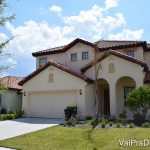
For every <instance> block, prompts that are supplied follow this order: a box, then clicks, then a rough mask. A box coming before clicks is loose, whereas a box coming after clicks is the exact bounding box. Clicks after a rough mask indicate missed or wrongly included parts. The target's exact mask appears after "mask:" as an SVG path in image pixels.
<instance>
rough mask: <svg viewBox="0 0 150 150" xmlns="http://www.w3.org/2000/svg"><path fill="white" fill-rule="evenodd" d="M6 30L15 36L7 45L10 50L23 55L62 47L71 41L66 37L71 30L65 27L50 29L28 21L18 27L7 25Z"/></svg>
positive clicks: (47, 26) (44, 25)
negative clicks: (15, 50) (23, 53)
mask: <svg viewBox="0 0 150 150" xmlns="http://www.w3.org/2000/svg"><path fill="white" fill-rule="evenodd" d="M7 28H8V29H9V30H10V31H11V33H12V35H13V36H15V38H14V39H13V40H12V41H11V42H10V44H9V45H10V47H11V49H17V50H18V51H20V52H25V53H31V52H33V51H38V50H42V49H47V48H50V47H54V46H59V45H63V44H66V43H68V42H70V41H71V40H72V38H68V37H67V36H66V35H67V34H69V33H70V32H71V28H69V27H67V26H65V27H60V26H55V27H52V26H49V25H48V24H47V23H36V22H35V21H32V20H30V21H28V22H25V23H24V24H23V25H22V26H19V27H14V26H12V25H11V24H10V23H9V24H7Z"/></svg>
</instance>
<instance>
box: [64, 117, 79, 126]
mask: <svg viewBox="0 0 150 150" xmlns="http://www.w3.org/2000/svg"><path fill="white" fill-rule="evenodd" d="M77 123H78V120H77V119H76V118H75V117H71V118H70V119H69V120H68V121H66V122H65V123H64V125H65V126H66V125H68V126H72V127H74V126H75V125H76V124H77Z"/></svg>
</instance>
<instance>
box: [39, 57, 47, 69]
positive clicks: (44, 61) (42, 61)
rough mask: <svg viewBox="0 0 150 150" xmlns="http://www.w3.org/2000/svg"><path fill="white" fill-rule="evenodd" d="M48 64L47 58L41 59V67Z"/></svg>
mask: <svg viewBox="0 0 150 150" xmlns="http://www.w3.org/2000/svg"><path fill="white" fill-rule="evenodd" d="M46 63H47V58H45V57H44V58H40V59H39V67H41V66H43V65H45V64H46Z"/></svg>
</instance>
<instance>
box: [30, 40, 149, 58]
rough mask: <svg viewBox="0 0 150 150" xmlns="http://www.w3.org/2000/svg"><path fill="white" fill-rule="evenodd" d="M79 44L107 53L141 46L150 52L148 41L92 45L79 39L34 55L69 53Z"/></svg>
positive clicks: (95, 43) (105, 42)
mask: <svg viewBox="0 0 150 150" xmlns="http://www.w3.org/2000/svg"><path fill="white" fill-rule="evenodd" d="M78 42H80V43H83V44H86V45H89V46H92V47H97V48H98V49H99V51H105V50H109V49H113V50H117V49H122V48H133V47H139V46H142V47H143V49H144V51H149V50H150V45H149V44H147V42H146V41H119V40H115V41H111V40H100V41H97V42H94V43H92V42H88V41H86V40H83V39H80V38H77V39H75V40H73V41H72V42H70V43H69V44H67V45H64V46H59V47H54V48H50V49H46V50H41V51H38V52H33V53H32V55H33V56H34V57H37V56H42V55H50V54H58V53H63V52H65V51H67V50H68V49H70V48H71V47H72V46H74V45H76V44H77V43H78Z"/></svg>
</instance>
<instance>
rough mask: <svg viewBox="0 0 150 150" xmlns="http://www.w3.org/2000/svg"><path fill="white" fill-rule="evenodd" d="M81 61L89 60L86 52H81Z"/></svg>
mask: <svg viewBox="0 0 150 150" xmlns="http://www.w3.org/2000/svg"><path fill="white" fill-rule="evenodd" d="M82 59H83V60H84V59H89V53H88V52H82Z"/></svg>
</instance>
